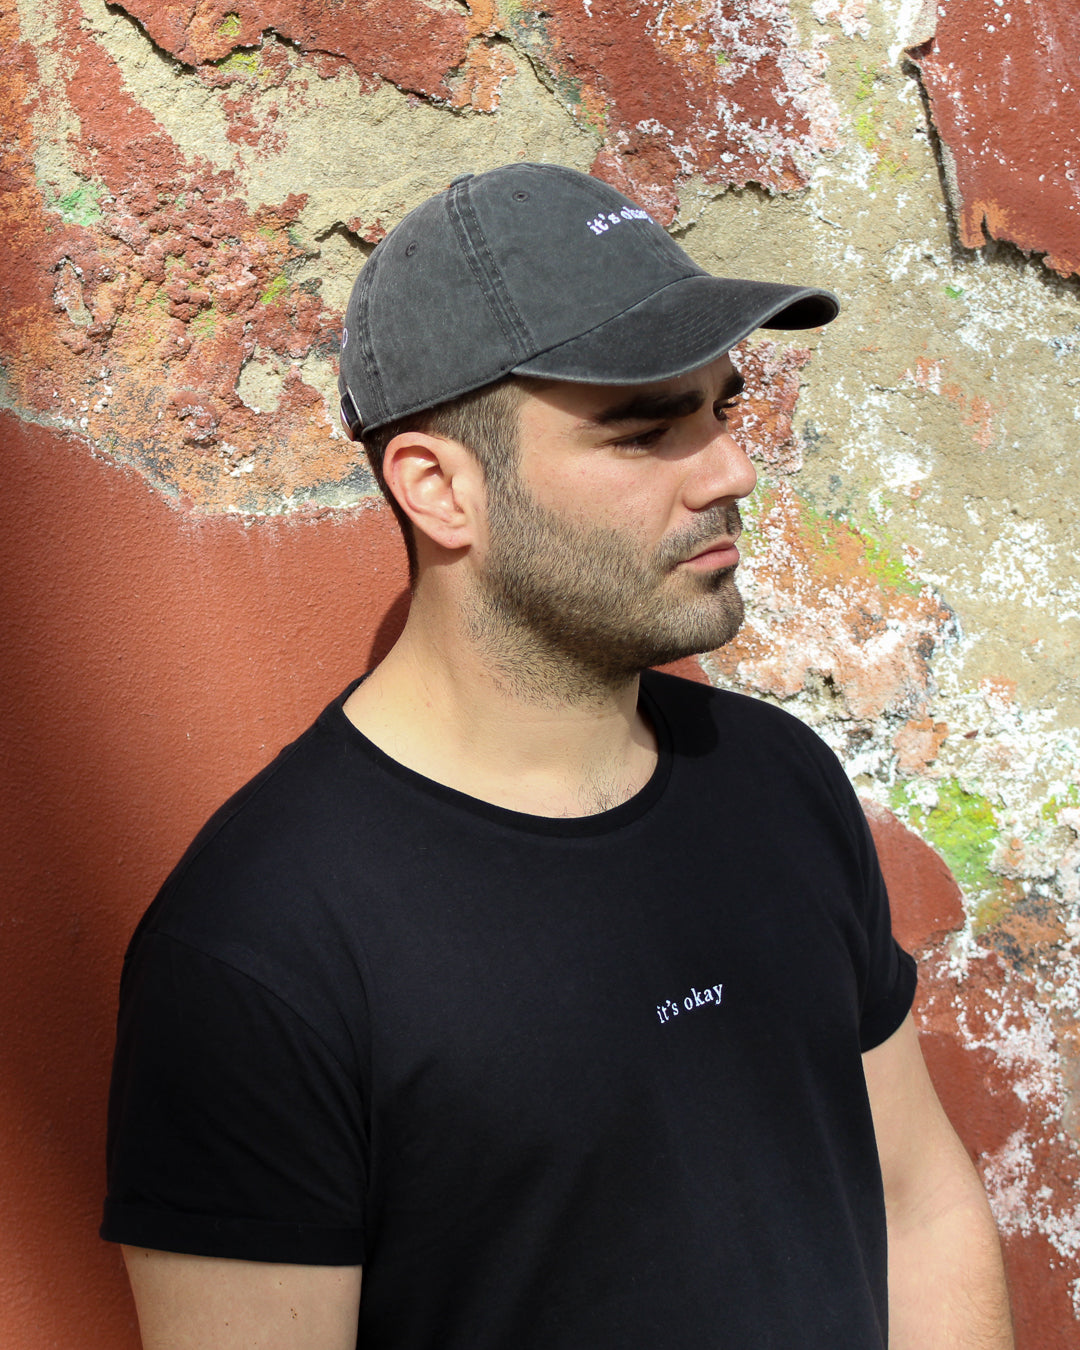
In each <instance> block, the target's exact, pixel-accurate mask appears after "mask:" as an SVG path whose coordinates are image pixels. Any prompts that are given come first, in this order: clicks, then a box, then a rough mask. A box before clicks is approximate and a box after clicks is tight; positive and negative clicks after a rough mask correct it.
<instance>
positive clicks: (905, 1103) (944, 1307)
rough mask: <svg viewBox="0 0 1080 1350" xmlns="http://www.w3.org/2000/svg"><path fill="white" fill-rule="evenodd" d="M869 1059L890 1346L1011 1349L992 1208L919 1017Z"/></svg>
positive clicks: (896, 1349) (892, 1348)
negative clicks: (947, 1107)
mask: <svg viewBox="0 0 1080 1350" xmlns="http://www.w3.org/2000/svg"><path fill="white" fill-rule="evenodd" d="M863 1065H864V1068H865V1072H866V1085H867V1089H868V1090H869V1094H870V1107H871V1110H872V1111H873V1115H874V1129H875V1131H876V1134H877V1141H878V1152H879V1154H880V1157H881V1171H882V1178H883V1180H884V1183H885V1211H886V1218H887V1221H888V1233H889V1347H890V1350H1011V1347H1012V1345H1013V1337H1012V1323H1011V1319H1010V1316H1009V1301H1008V1294H1007V1292H1006V1288H1005V1272H1004V1267H1003V1265H1002V1260H1001V1244H1000V1242H999V1241H998V1235H997V1230H996V1228H995V1226H994V1220H993V1216H992V1215H991V1213H990V1206H989V1204H988V1203H987V1200H986V1193H985V1192H984V1190H983V1187H982V1182H981V1181H980V1179H979V1175H978V1173H977V1172H976V1171H975V1168H974V1167H973V1165H972V1163H971V1160H970V1158H969V1157H968V1155H967V1150H966V1149H965V1148H964V1145H963V1144H962V1143H961V1142H960V1140H959V1139H958V1138H957V1136H956V1133H955V1131H954V1130H953V1128H952V1126H951V1125H950V1124H949V1121H948V1118H947V1117H946V1115H945V1112H944V1111H943V1110H942V1108H941V1103H940V1102H939V1101H938V1098H937V1094H936V1092H935V1091H934V1088H933V1084H932V1083H931V1082H930V1075H929V1074H928V1073H927V1071H926V1065H925V1064H924V1062H923V1057H922V1051H921V1050H920V1049H919V1042H918V1037H917V1035H916V1032H915V1024H914V1022H913V1021H912V1019H911V1017H910V1015H909V1016H908V1017H907V1018H906V1020H905V1021H904V1023H903V1025H902V1026H901V1027H900V1028H899V1030H898V1031H896V1032H895V1033H894V1034H893V1035H892V1036H890V1038H889V1039H888V1040H887V1041H885V1042H884V1043H883V1044H882V1045H879V1046H876V1047H875V1048H874V1049H873V1050H871V1051H869V1052H868V1053H867V1054H866V1055H864V1056H863Z"/></svg>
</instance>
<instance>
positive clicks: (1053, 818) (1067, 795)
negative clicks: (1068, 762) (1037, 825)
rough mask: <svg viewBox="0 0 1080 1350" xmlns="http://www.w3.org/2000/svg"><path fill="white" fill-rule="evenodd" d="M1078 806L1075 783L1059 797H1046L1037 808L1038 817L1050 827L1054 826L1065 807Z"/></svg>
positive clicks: (1078, 798)
mask: <svg viewBox="0 0 1080 1350" xmlns="http://www.w3.org/2000/svg"><path fill="white" fill-rule="evenodd" d="M1077 806H1080V787H1078V786H1077V785H1076V784H1075V783H1074V784H1073V785H1072V786H1071V787H1070V788H1069V789H1068V791H1067V792H1064V793H1062V794H1061V795H1060V796H1059V795H1055V796H1053V797H1048V798H1047V800H1046V801H1045V802H1043V804H1042V806H1041V807H1040V808H1039V815H1040V816H1041V817H1042V819H1043V820H1045V821H1047V822H1048V823H1050V824H1051V825H1056V824H1057V822H1058V817H1059V816H1060V815H1061V812H1062V810H1064V809H1065V808H1066V807H1077Z"/></svg>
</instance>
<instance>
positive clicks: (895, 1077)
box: [863, 1013, 981, 1211]
mask: <svg viewBox="0 0 1080 1350" xmlns="http://www.w3.org/2000/svg"><path fill="white" fill-rule="evenodd" d="M863 1069H864V1072H865V1075H866V1087H867V1092H868V1093H869V1096H870V1108H871V1111H872V1112H873V1117H874V1131H875V1134H876V1136H877V1146H878V1155H879V1157H880V1159H881V1174H882V1181H883V1182H884V1186H885V1198H886V1201H887V1202H888V1203H889V1205H890V1208H891V1209H894V1210H897V1209H899V1210H900V1211H905V1210H906V1209H907V1208H908V1207H909V1206H912V1205H922V1204H924V1203H926V1202H927V1201H928V1200H929V1199H930V1192H931V1191H933V1190H935V1189H936V1188H937V1187H938V1186H939V1185H942V1184H948V1183H949V1182H950V1181H951V1180H952V1179H953V1178H954V1177H955V1176H956V1175H957V1174H958V1175H959V1176H960V1177H961V1178H962V1180H963V1183H964V1184H965V1185H966V1184H967V1182H968V1180H969V1179H971V1178H973V1177H974V1168H973V1167H972V1165H971V1162H970V1159H969V1158H968V1156H967V1151H966V1149H965V1148H964V1146H963V1144H962V1143H961V1142H960V1140H959V1139H958V1138H957V1135H956V1132H955V1131H954V1130H953V1128H952V1125H951V1124H950V1123H949V1119H948V1117H947V1116H946V1114H945V1112H944V1110H943V1108H942V1106H941V1103H940V1102H939V1101H938V1096H937V1093H936V1092H935V1091H934V1085H933V1084H932V1083H931V1081H930V1075H929V1074H928V1073H927V1071H926V1064H925V1062H924V1060H923V1056H922V1051H921V1049H920V1048H919V1038H918V1034H917V1032H916V1030H915V1023H914V1021H913V1019H912V1017H911V1014H910V1013H909V1014H908V1015H907V1017H906V1018H905V1019H904V1021H903V1022H902V1023H901V1025H900V1027H899V1028H898V1029H897V1030H896V1031H895V1032H894V1033H893V1034H892V1035H891V1036H890V1037H889V1038H888V1040H886V1041H884V1042H883V1043H882V1044H881V1045H878V1046H875V1048H874V1049H873V1050H869V1051H867V1052H866V1054H864V1055H863ZM976 1185H978V1182H977V1179H976ZM980 1189H981V1187H980Z"/></svg>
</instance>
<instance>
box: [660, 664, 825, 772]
mask: <svg viewBox="0 0 1080 1350" xmlns="http://www.w3.org/2000/svg"><path fill="white" fill-rule="evenodd" d="M641 682H642V689H643V690H644V691H645V695H646V697H647V698H651V699H652V700H653V702H654V703H655V704H656V705H657V706H658V707H659V709H660V711H661V712H662V713H663V714H664V716H665V718H666V719H667V720H668V721H669V722H670V723H671V724H672V725H673V729H674V728H675V727H676V726H678V727H681V728H682V729H684V730H685V731H688V732H690V733H692V732H693V731H694V729H695V728H696V729H697V730H698V731H699V732H700V731H702V730H703V729H704V727H706V726H710V727H712V728H717V729H722V730H723V731H724V732H725V734H726V735H735V734H738V735H739V736H740V737H741V736H745V737H747V738H750V739H754V738H758V737H761V736H766V737H769V738H775V739H777V740H778V741H780V742H784V741H791V742H792V743H793V744H798V745H802V746H806V747H808V748H810V749H812V750H820V751H821V752H823V753H824V754H826V755H831V751H829V750H828V748H827V747H826V745H825V743H824V742H823V741H822V740H821V738H820V736H818V734H817V732H816V731H814V730H812V728H810V727H808V726H807V725H806V723H805V722H802V721H800V720H799V718H797V717H795V716H793V715H792V714H791V713H789V712H787V711H785V710H784V709H783V708H778V707H777V706H776V704H774V703H768V702H766V701H765V700H764V699H761V698H755V697H753V696H752V695H750V694H743V693H738V692H736V691H735V690H733V689H718V688H716V686H715V685H711V684H705V683H703V682H701V681H698V680H691V679H687V678H685V677H684V676H681V675H672V674H669V673H668V672H666V671H662V670H647V671H645V672H644V673H643V675H642V681H641Z"/></svg>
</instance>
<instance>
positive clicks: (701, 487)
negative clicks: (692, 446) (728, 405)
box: [687, 430, 757, 510]
mask: <svg viewBox="0 0 1080 1350" xmlns="http://www.w3.org/2000/svg"><path fill="white" fill-rule="evenodd" d="M756 483H757V470H756V469H755V468H754V466H753V464H752V463H751V461H750V458H749V456H748V455H747V454H746V451H745V450H743V448H742V446H741V445H740V444H739V443H738V441H737V440H736V439H735V437H734V436H732V434H731V432H730V431H726V430H718V431H717V432H716V434H715V435H714V436H713V437H712V438H711V440H710V441H709V444H708V445H707V446H704V447H703V448H702V451H701V454H700V456H699V463H698V465H697V473H696V474H695V476H694V482H693V484H692V487H691V493H692V498H693V499H692V500H691V501H688V503H687V504H688V505H689V506H692V507H694V508H695V509H699V510H700V509H702V508H704V507H706V506H709V505H710V504H711V503H712V502H716V501H723V500H724V499H728V500H734V501H738V500H739V499H740V498H742V497H748V496H749V495H750V493H751V492H753V490H754V485H755V484H756Z"/></svg>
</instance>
